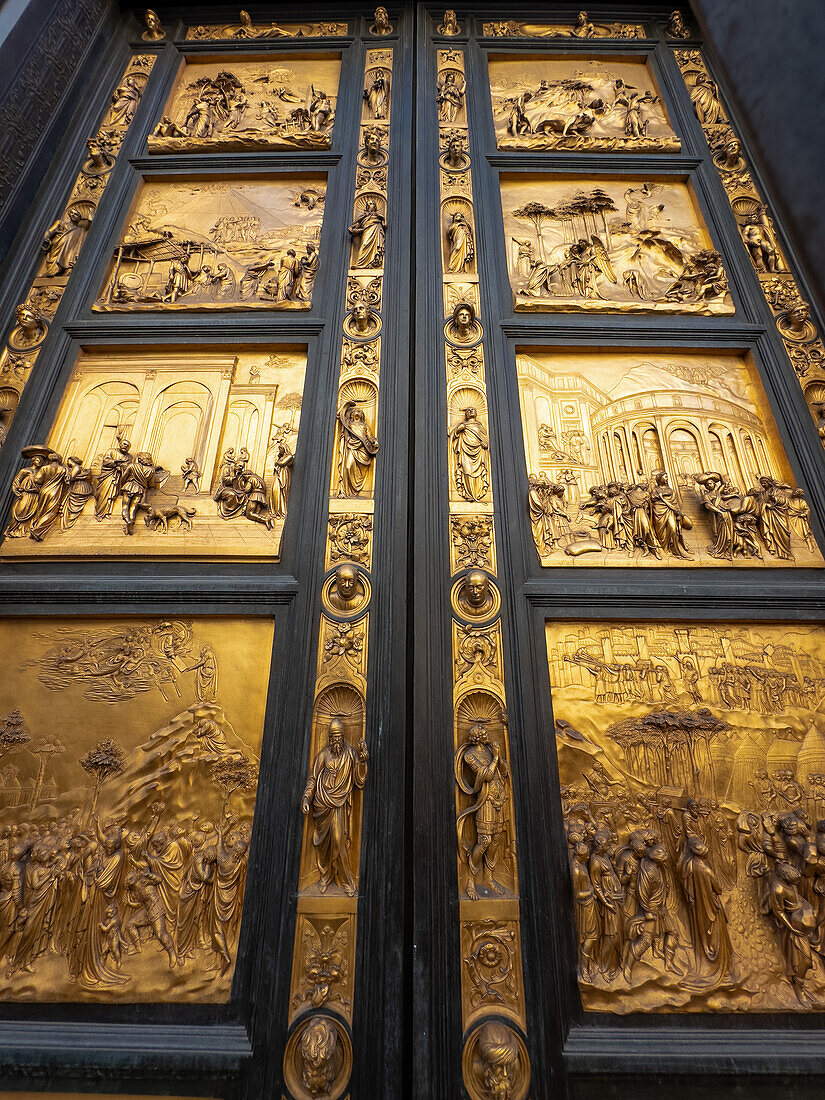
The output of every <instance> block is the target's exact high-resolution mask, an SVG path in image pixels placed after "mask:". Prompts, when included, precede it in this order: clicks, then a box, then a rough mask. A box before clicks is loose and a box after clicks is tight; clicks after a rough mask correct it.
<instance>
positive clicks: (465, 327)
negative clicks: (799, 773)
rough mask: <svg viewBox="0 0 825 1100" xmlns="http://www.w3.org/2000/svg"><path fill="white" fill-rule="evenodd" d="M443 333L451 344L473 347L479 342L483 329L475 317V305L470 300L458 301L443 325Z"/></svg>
mask: <svg viewBox="0 0 825 1100" xmlns="http://www.w3.org/2000/svg"><path fill="white" fill-rule="evenodd" d="M444 335H445V336H446V337H447V339H448V340H449V342H450V343H451V344H453V345H458V346H460V347H465V348H468V347H475V345H476V344H478V343H480V342H481V338H482V336H483V331H482V328H481V324H480V322H479V321H478V319H477V318H476V311H475V306H473V305H472V303H470V302H458V303H457V304H456V306H455V308H454V309H453V313H452V316H451V317H449V318H448V319H447V322H446V324H445V325H444Z"/></svg>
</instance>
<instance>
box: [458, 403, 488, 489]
mask: <svg viewBox="0 0 825 1100" xmlns="http://www.w3.org/2000/svg"><path fill="white" fill-rule="evenodd" d="M450 441H451V443H452V449H453V463H454V467H453V469H454V474H455V483H456V488H457V489H458V492H459V494H460V495H461V497H462V498H463V499H464V500H483V499H484V497H485V496H486V495H487V490H488V489H489V487H490V475H489V472H488V467H487V456H488V454H489V452H490V440H489V437H488V435H487V429H486V428H485V427H484V425H483V424H481V423H480V422H479V420H478V415H477V413H476V410H475V409H472V408H468V409H465V410H464V419H463V420H460V421H459V422H458V424H456V425H455V427H453V428H451V429H450Z"/></svg>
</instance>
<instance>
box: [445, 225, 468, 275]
mask: <svg viewBox="0 0 825 1100" xmlns="http://www.w3.org/2000/svg"><path fill="white" fill-rule="evenodd" d="M446 237H447V250H448V253H447V270H448V271H449V272H455V273H459V274H460V273H463V272H465V271H471V270H472V268H473V259H474V258H475V243H474V240H473V227H472V226H471V225H470V223H469V222H468V221H467V218H466V217H465V216H464V214H462V213H461V211H456V212H455V213H454V214H453V216H452V220H451V222H450V224H449V225H448V226H447V232H446Z"/></svg>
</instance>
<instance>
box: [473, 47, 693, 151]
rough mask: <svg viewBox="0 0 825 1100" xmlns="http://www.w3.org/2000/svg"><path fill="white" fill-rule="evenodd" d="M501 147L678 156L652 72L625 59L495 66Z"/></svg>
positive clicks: (495, 113) (545, 60)
mask: <svg viewBox="0 0 825 1100" xmlns="http://www.w3.org/2000/svg"><path fill="white" fill-rule="evenodd" d="M489 67H490V94H491V96H492V101H493V120H494V123H495V128H496V141H497V144H498V147H499V148H500V149H564V150H585V151H587V150H590V151H599V152H629V153H632V152H636V153H678V152H679V149H680V143H679V140H678V138H677V137H676V135H675V133H674V132H673V129H672V127H671V125H670V122H669V120H668V117H667V114H666V112H665V109H664V105H663V102H662V99H661V96H660V95H659V93H658V89H657V87H656V84H655V82H654V79H653V74H652V72H651V70H650V69H649V67H648V66H647V65H646V64H645V63H643V62H633V61H628V60H623V59H613V58H611V59H607V60H604V61H601V60H591V61H589V62H587V63H586V65H584V66H582V64H581V63H579V62H577V61H572V60H569V59H562V58H551V57H545V58H542V59H541V60H530V61H521V60H518V61H513V60H506V59H495V60H491V61H490V63H489Z"/></svg>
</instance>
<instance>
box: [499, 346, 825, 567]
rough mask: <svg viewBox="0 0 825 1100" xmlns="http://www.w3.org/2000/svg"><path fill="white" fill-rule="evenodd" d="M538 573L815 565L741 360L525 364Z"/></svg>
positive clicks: (806, 513) (550, 357) (622, 355)
mask: <svg viewBox="0 0 825 1100" xmlns="http://www.w3.org/2000/svg"><path fill="white" fill-rule="evenodd" d="M517 370H518V380H519V394H520V398H521V409H522V427H523V430H524V446H525V454H526V456H527V463H528V474H529V476H528V509H529V513H530V523H531V528H532V532H533V537H534V541H535V544H536V550H537V552H538V554H539V557H540V559H541V562H542V565H573V564H578V565H598V564H604V565H626V564H627V563H628V562H629V561H632V562H633V563H634V564H637V565H665V566H673V565H681V564H685V565H688V564H690V565H771V566H776V565H786V566H792V565H797V566H799V565H821V564H822V557H821V555H820V553H819V551H818V549H817V546H816V542H815V541H814V537H813V533H812V531H811V527H810V523H809V518H810V508H809V506H808V504H807V502H806V500H805V498H804V494H803V493H802V490H801V489H797V488H795V485H794V481H793V477H792V475H791V472H790V468H789V466H788V463H787V459H786V457H785V452H784V448H783V446H782V443H781V440H780V439H779V435H778V432H777V430H776V426H775V424H774V421H773V417H772V415H771V412H770V409H769V407H768V404H767V401H766V399H765V395H764V392H763V390H762V386H761V383H760V382H759V378H758V374H757V372H756V369H755V366H754V364H753V363H752V361H750V360H749V359H748V358H747V357H743V356H736V355H719V354H710V355H708V354H704V353H701V354H700V353H687V354H684V353H683V354H676V353H668V354H661V353H658V352H652V353H650V354H647V353H638V352H632V353H631V352H624V351H613V350H611V351H609V352H608V351H600V352H582V353H578V352H576V353H573V352H563V351H553V352H545V351H542V350H540V349H536V350H535V351H529V352H528V351H521V352H519V354H518V355H517Z"/></svg>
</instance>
